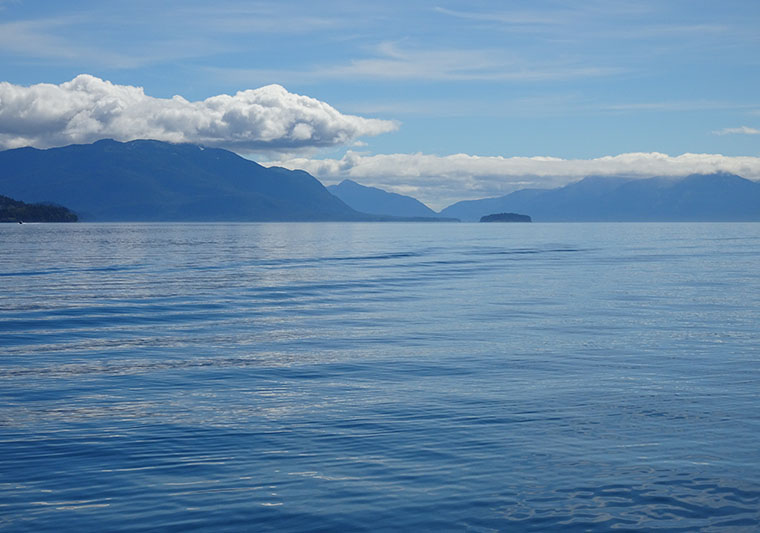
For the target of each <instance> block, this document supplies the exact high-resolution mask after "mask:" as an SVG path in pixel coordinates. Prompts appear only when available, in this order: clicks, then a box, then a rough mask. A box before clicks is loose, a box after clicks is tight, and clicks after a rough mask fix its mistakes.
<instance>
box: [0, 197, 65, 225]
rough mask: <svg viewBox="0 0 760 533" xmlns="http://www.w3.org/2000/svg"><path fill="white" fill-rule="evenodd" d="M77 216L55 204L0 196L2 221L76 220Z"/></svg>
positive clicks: (0, 219)
mask: <svg viewBox="0 0 760 533" xmlns="http://www.w3.org/2000/svg"><path fill="white" fill-rule="evenodd" d="M76 221H77V216H76V214H74V213H72V212H71V211H69V210H68V209H66V208H65V207H62V206H60V205H53V204H27V203H24V202H20V201H18V200H14V199H13V198H8V197H7V196H0V222H76Z"/></svg>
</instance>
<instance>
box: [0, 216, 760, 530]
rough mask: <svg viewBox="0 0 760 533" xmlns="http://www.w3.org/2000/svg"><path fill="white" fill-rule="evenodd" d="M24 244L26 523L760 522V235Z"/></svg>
mask: <svg viewBox="0 0 760 533" xmlns="http://www.w3.org/2000/svg"><path fill="white" fill-rule="evenodd" d="M0 250H2V255H1V256H0V312H1V313H2V314H1V315H0V354H1V355H0V362H1V364H0V407H1V409H0V530H7V531H25V530H28V531H61V530H76V531H87V530H93V531H105V530H117V529H118V530H156V529H163V530H177V531H186V530H202V531H219V530H255V531H283V530H294V531H305V530H310V531H341V530H351V531H362V530H366V531H383V530H407V531H412V530H415V531H416V530H429V531H430V530H435V531H477V532H484V531H494V530H496V531H531V530H535V531H543V530H547V529H561V530H564V531H573V530H578V531H586V530H591V531H606V530H610V529H622V530H658V529H659V530H669V531H694V530H704V531H721V530H725V531H756V530H758V528H760V510H759V509H760V451H759V450H760V448H759V447H758V442H759V438H760V420H759V417H760V398H759V397H758V396H759V395H760V387H759V385H760V342H758V340H759V339H758V329H759V328H758V324H760V269H759V268H758V267H760V224H433V223H431V224H240V225H223V224H218V225H214V224H212V225H192V224H165V225H160V224H157V225H150V224H100V225H98V224H75V225H53V224H50V225H42V224H41V225H34V224H25V225H13V224H6V225H3V226H0Z"/></svg>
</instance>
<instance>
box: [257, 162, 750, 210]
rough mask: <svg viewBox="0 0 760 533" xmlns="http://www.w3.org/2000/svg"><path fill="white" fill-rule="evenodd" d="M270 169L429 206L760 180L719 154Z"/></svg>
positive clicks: (333, 164)
mask: <svg viewBox="0 0 760 533" xmlns="http://www.w3.org/2000/svg"><path fill="white" fill-rule="evenodd" d="M269 164H273V165H278V166H284V167H286V168H299V169H303V170H306V171H307V172H309V173H311V174H313V175H314V176H316V177H317V178H319V179H321V180H322V181H323V182H325V183H328V184H329V183H335V182H337V181H340V180H343V179H346V178H350V179H353V180H356V181H359V182H360V183H362V184H363V185H372V186H376V187H381V188H384V189H387V190H391V191H393V192H398V193H402V194H410V195H412V196H414V197H416V198H418V199H419V200H422V201H423V202H425V203H426V204H428V205H431V206H434V207H444V206H446V205H448V204H449V203H451V202H453V201H457V200H465V199H475V198H484V197H488V196H501V195H504V194H507V193H510V192H512V191H514V190H517V189H524V188H550V187H559V186H562V185H566V184H568V183H570V182H572V181H577V180H578V179H580V178H582V177H584V176H592V175H606V176H630V177H651V176H686V175H689V174H710V173H714V172H729V173H733V174H738V175H740V176H743V177H745V178H749V179H760V157H729V156H724V155H720V154H689V153H687V154H682V155H679V156H670V155H667V154H662V153H657V152H650V153H627V154H619V155H614V156H604V157H598V158H594V159H561V158H558V157H546V156H540V157H501V156H498V157H484V156H477V155H467V154H454V155H448V156H438V155H431V154H421V153H417V154H386V155H363V154H360V153H357V152H351V151H349V152H348V153H347V154H346V155H345V156H344V157H343V158H341V159H308V158H292V159H288V160H284V161H277V162H272V163H269Z"/></svg>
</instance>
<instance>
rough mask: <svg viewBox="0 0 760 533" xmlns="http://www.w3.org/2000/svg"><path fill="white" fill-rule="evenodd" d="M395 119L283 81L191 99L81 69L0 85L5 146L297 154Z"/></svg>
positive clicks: (390, 125)
mask: <svg viewBox="0 0 760 533" xmlns="http://www.w3.org/2000/svg"><path fill="white" fill-rule="evenodd" d="M397 127H398V124H397V123H396V122H393V121H388V120H379V119H371V118H363V117H359V116H355V115H345V114H343V113H340V112H339V111H338V110H336V109H335V108H333V107H332V106H330V105H328V104H327V103H325V102H321V101H319V100H317V99H314V98H310V97H308V96H303V95H299V94H294V93H290V92H288V91H287V90H286V89H285V88H284V87H281V86H279V85H267V86H265V87H261V88H259V89H249V90H245V91H239V92H237V93H236V94H235V95H227V94H221V95H218V96H212V97H210V98H207V99H205V100H202V101H197V102H190V101H188V100H186V99H185V98H183V97H181V96H174V97H172V98H170V99H167V98H154V97H151V96H147V95H146V94H145V92H144V90H143V88H142V87H134V86H130V85H116V84H113V83H111V82H109V81H105V80H102V79H100V78H97V77H94V76H90V75H87V74H81V75H79V76H77V77H76V78H74V79H73V80H71V81H69V82H65V83H62V84H60V85H53V84H47V83H40V84H37V85H32V86H29V87H24V86H19V85H14V84H11V83H8V82H1V83H0V148H17V147H21V146H35V147H38V148H46V147H51V146H61V145H66V144H72V143H89V142H93V141H96V140H98V139H102V138H113V139H116V140H119V141H129V140H133V139H156V140H161V141H169V142H192V143H200V144H205V145H208V146H217V147H221V148H227V149H230V150H238V151H256V150H262V151H269V150H271V151H293V150H299V149H303V148H314V147H327V146H337V145H344V144H348V143H352V142H353V141H355V140H356V139H357V138H359V137H362V136H366V135H378V134H381V133H385V132H389V131H393V130H395V129H397Z"/></svg>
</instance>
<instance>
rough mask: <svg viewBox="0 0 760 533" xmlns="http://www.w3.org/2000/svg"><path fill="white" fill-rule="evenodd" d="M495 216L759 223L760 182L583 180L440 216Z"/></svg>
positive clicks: (717, 177) (701, 177)
mask: <svg viewBox="0 0 760 533" xmlns="http://www.w3.org/2000/svg"><path fill="white" fill-rule="evenodd" d="M497 212H515V213H527V214H529V215H530V216H531V217H532V218H533V220H534V221H536V222H554V221H620V222H625V221H631V222H633V221H642V222H643V221H663V222H664V221H750V220H753V221H760V183H757V182H754V181H750V180H747V179H744V178H742V177H739V176H736V175H734V174H726V173H717V174H692V175H690V176H686V177H682V178H672V177H654V178H646V179H632V178H620V177H588V178H585V179H583V180H581V181H579V182H577V183H572V184H570V185H567V186H565V187H561V188H558V189H523V190H520V191H516V192H513V193H511V194H508V195H506V196H501V197H498V198H485V199H482V200H468V201H463V202H457V203H455V204H453V205H450V206H449V207H447V208H446V209H444V210H443V211H441V215H442V216H451V217H457V218H460V219H462V220H468V221H475V220H479V219H480V217H482V216H484V215H488V214H490V213H497Z"/></svg>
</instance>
